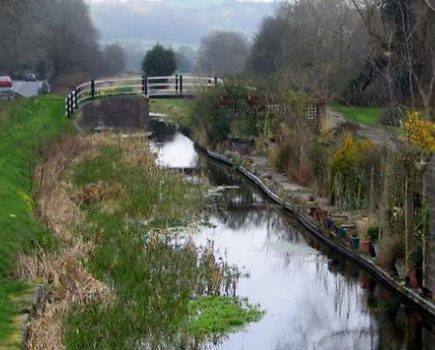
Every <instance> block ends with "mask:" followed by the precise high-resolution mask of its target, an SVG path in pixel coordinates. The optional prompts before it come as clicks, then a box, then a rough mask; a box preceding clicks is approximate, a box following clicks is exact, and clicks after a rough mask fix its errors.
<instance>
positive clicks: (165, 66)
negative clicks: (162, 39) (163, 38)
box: [142, 43, 177, 77]
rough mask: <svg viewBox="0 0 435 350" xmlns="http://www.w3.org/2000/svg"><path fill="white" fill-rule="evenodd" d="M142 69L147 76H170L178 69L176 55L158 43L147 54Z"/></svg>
mask: <svg viewBox="0 0 435 350" xmlns="http://www.w3.org/2000/svg"><path fill="white" fill-rule="evenodd" d="M142 69H143V71H144V73H145V74H146V75H147V76H156V77H160V76H168V75H172V74H173V73H174V72H175V70H176V69H177V60H176V56H175V53H174V51H173V50H172V49H170V48H168V49H167V48H165V47H163V46H162V45H160V44H159V43H157V44H156V45H155V46H154V47H153V48H152V49H151V50H150V51H148V52H147V54H146V55H145V58H144V60H143V63H142Z"/></svg>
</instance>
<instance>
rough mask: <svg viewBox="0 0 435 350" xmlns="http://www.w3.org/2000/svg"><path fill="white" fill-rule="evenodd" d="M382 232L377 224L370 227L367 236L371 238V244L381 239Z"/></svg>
mask: <svg viewBox="0 0 435 350" xmlns="http://www.w3.org/2000/svg"><path fill="white" fill-rule="evenodd" d="M380 231H381V227H380V226H379V225H377V224H373V225H370V226H369V228H368V229H367V236H368V237H369V239H370V241H371V242H377V241H378V239H379V233H380Z"/></svg>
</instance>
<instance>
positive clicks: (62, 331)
mask: <svg viewBox="0 0 435 350" xmlns="http://www.w3.org/2000/svg"><path fill="white" fill-rule="evenodd" d="M0 110H1V118H2V120H1V121H0V123H1V130H0V135H1V138H0V150H1V152H0V154H1V158H0V160H1V164H2V166H1V172H0V179H1V181H0V193H1V198H2V201H1V203H0V213H1V215H0V228H1V230H0V238H1V245H0V249H1V261H2V264H1V267H0V269H1V287H0V310H1V313H0V347H3V346H5V347H11V348H18V347H20V346H21V344H22V342H23V339H24V346H26V347H27V348H31V349H46V348H63V347H65V346H66V347H68V348H73V349H75V348H88V347H89V344H96V346H97V347H98V348H131V347H140V346H148V347H151V348H155V347H156V346H160V347H163V348H165V349H166V348H170V347H171V346H172V347H174V348H179V346H181V345H180V344H185V345H186V346H187V347H188V346H191V347H194V346H196V345H198V344H200V343H202V342H205V341H210V340H213V341H219V339H220V338H221V337H222V336H224V334H225V333H227V332H230V331H232V330H236V329H238V328H239V327H240V326H241V325H243V324H246V323H247V322H251V321H254V320H258V319H259V318H260V317H261V316H262V311H261V310H260V309H259V308H258V306H254V305H250V304H248V303H247V302H245V301H243V300H239V299H238V297H237V296H236V295H237V293H236V288H237V281H238V278H239V272H238V270H237V268H236V267H234V266H230V265H228V263H227V262H226V261H225V260H222V259H218V256H215V251H214V249H213V247H212V245H211V244H210V245H208V246H206V247H196V246H194V244H193V243H192V242H191V240H189V239H188V238H187V237H188V234H187V233H191V232H193V231H192V230H194V229H195V227H196V221H197V219H198V221H200V213H201V210H202V209H203V207H204V203H205V202H204V189H203V188H202V187H201V186H194V185H192V184H190V183H187V182H186V181H185V180H184V179H183V178H182V176H181V175H180V174H174V173H169V172H167V171H165V170H163V169H159V168H157V167H156V165H155V158H154V156H153V155H152V154H151V153H150V151H149V150H148V141H147V137H146V135H145V134H141V135H139V136H137V137H135V136H134V135H127V136H126V135H119V134H118V135H111V134H98V135H77V133H76V131H75V130H76V129H75V127H74V126H73V124H72V123H71V122H70V121H69V120H68V119H66V118H64V117H63V115H64V100H63V98H58V97H54V96H47V97H44V98H40V99H32V100H17V101H13V102H7V103H6V102H5V103H2V104H1V105H0ZM186 203H189V205H186ZM189 227H190V228H189ZM186 230H187V232H186ZM176 232H185V233H186V234H184V235H182V236H178V235H176ZM31 295H34V296H31ZM23 312H25V313H26V312H29V313H30V315H29V319H28V320H27V322H26V325H25V326H26V327H25V328H26V330H25V332H24V338H23V331H22V327H23V318H22V315H21V313H23Z"/></svg>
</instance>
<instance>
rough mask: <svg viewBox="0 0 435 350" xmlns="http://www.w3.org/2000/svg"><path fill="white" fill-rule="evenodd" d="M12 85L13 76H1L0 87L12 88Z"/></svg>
mask: <svg viewBox="0 0 435 350" xmlns="http://www.w3.org/2000/svg"><path fill="white" fill-rule="evenodd" d="M11 87H12V79H11V77H9V76H7V75H4V76H0V88H11Z"/></svg>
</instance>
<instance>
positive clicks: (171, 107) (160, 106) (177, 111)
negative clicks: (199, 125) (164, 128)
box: [150, 99, 193, 128]
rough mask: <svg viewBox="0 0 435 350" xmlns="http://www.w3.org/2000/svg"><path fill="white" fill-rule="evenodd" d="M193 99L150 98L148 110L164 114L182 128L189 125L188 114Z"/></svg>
mask: <svg viewBox="0 0 435 350" xmlns="http://www.w3.org/2000/svg"><path fill="white" fill-rule="evenodd" d="M192 104H193V100H185V99H154V100H150V112H152V113H161V114H166V115H168V116H170V117H171V120H173V121H174V122H176V123H177V124H178V125H180V126H181V127H183V128H188V127H189V126H190V123H189V122H190V114H191V106H192Z"/></svg>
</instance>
